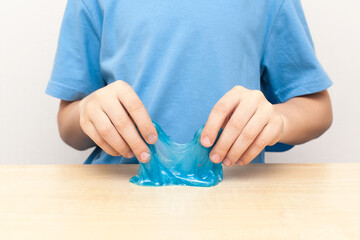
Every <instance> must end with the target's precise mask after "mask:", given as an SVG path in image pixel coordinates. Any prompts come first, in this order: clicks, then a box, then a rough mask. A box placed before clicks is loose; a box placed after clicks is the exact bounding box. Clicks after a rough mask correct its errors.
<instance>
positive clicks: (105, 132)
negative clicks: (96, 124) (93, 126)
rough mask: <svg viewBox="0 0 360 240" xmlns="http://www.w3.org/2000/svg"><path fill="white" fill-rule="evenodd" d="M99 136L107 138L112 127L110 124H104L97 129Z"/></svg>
mask: <svg viewBox="0 0 360 240" xmlns="http://www.w3.org/2000/svg"><path fill="white" fill-rule="evenodd" d="M98 130H99V133H100V135H101V136H103V137H104V138H107V137H109V136H110V134H111V132H112V129H111V127H110V126H104V127H101V128H99V129H98Z"/></svg>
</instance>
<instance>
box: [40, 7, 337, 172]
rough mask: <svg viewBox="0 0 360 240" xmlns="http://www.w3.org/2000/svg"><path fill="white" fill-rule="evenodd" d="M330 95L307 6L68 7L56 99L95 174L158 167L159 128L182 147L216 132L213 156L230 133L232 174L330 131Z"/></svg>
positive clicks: (61, 118) (54, 79)
mask: <svg viewBox="0 0 360 240" xmlns="http://www.w3.org/2000/svg"><path fill="white" fill-rule="evenodd" d="M331 84H332V83H331V80H330V79H329V77H328V76H327V74H326V73H325V72H324V70H323V68H322V67H321V65H320V63H319V62H318V60H317V58H316V56H315V53H314V49H313V43H312V40H311V36H310V32H309V29H308V27H307V24H306V20H305V17H304V14H303V10H302V7H301V4H300V0H259V1H253V0H239V1H233V0H224V1H211V2H209V1H206V0H197V1H194V0H183V1H176V0H166V1H164V0H153V1H147V0H135V1H126V0H68V4H67V7H66V10H65V15H64V19H63V23H62V27H61V32H60V37H59V43H58V50H57V54H56V59H55V63H54V68H53V72H52V76H51V79H50V81H49V84H48V87H47V90H46V92H47V93H48V94H50V95H52V96H54V97H57V98H60V99H61V104H60V109H59V114H58V123H59V131H60V135H61V137H62V139H63V140H64V141H65V142H66V143H67V144H69V145H70V146H72V147H74V148H76V149H78V150H84V149H88V148H90V147H93V146H97V148H96V149H95V151H94V152H93V153H92V154H91V156H90V157H89V159H88V160H87V163H94V164H115V163H137V160H136V158H137V159H138V160H139V161H141V162H147V161H149V158H150V156H149V149H148V147H147V145H146V144H145V142H144V141H143V140H142V138H141V136H142V137H143V138H144V139H145V141H146V142H147V143H149V144H153V143H155V142H156V141H157V132H156V130H155V128H154V126H153V124H152V122H151V121H152V120H153V121H155V122H158V123H159V124H160V125H161V126H162V127H163V129H164V130H165V132H167V134H168V135H170V137H171V138H172V140H174V141H177V142H180V143H185V142H188V141H190V140H191V139H192V136H193V134H194V133H195V132H196V130H198V129H199V128H200V127H202V126H203V124H204V123H206V124H205V128H204V130H203V132H202V136H201V143H202V145H203V146H205V147H210V146H212V145H213V144H214V141H215V138H216V136H217V133H218V131H219V130H220V128H221V127H223V129H224V130H223V132H222V134H221V136H220V138H219V140H218V142H217V143H216V144H215V146H214V148H213V149H212V151H211V153H210V159H211V160H212V161H213V162H215V163H220V162H222V163H223V164H224V165H225V166H233V165H234V164H235V163H237V164H238V165H246V164H248V163H249V162H251V161H252V162H257V163H263V162H264V148H265V147H266V146H271V145H274V144H276V143H278V142H281V143H284V144H289V145H294V144H301V143H304V142H307V141H309V140H311V139H313V138H316V137H318V136H320V135H321V134H322V133H323V132H325V131H326V130H327V129H328V128H329V127H330V125H331V122H332V111H331V104H330V98H329V95H328V93H327V91H326V89H327V88H328V87H330V86H331ZM209 113H210V114H209ZM136 127H137V128H138V129H139V132H140V134H141V136H140V134H139V132H138V131H137V129H136ZM134 156H136V158H135V157H134Z"/></svg>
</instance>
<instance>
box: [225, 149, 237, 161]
mask: <svg viewBox="0 0 360 240" xmlns="http://www.w3.org/2000/svg"><path fill="white" fill-rule="evenodd" d="M226 158H227V159H229V160H230V161H231V162H232V163H234V162H236V160H237V159H238V158H239V156H238V155H237V154H236V153H235V152H233V151H230V152H228V154H227V155H226Z"/></svg>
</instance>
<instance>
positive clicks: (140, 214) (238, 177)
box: [0, 164, 360, 240]
mask: <svg viewBox="0 0 360 240" xmlns="http://www.w3.org/2000/svg"><path fill="white" fill-rule="evenodd" d="M137 167H138V166H137V165H108V166H102V165H101V166H99V165H98V166H95V165H77V166H0V239H1V240H3V239H4V240H5V239H142V240H145V239H286V240H290V239H291V240H293V239H316V240H318V239H337V240H338V239H360V164H268V165H250V166H246V167H233V168H226V169H224V181H223V182H222V183H220V184H219V185H217V186H216V187H212V188H195V187H177V186H174V187H158V188H155V187H139V186H136V185H133V184H131V183H129V182H128V181H129V179H130V178H131V177H132V176H133V175H134V174H135V173H136V170H137Z"/></svg>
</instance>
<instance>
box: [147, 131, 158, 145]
mask: <svg viewBox="0 0 360 240" xmlns="http://www.w3.org/2000/svg"><path fill="white" fill-rule="evenodd" d="M147 139H148V142H149V143H150V144H154V143H155V142H156V136H155V135H154V134H151V133H149V134H148V138H147Z"/></svg>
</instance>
